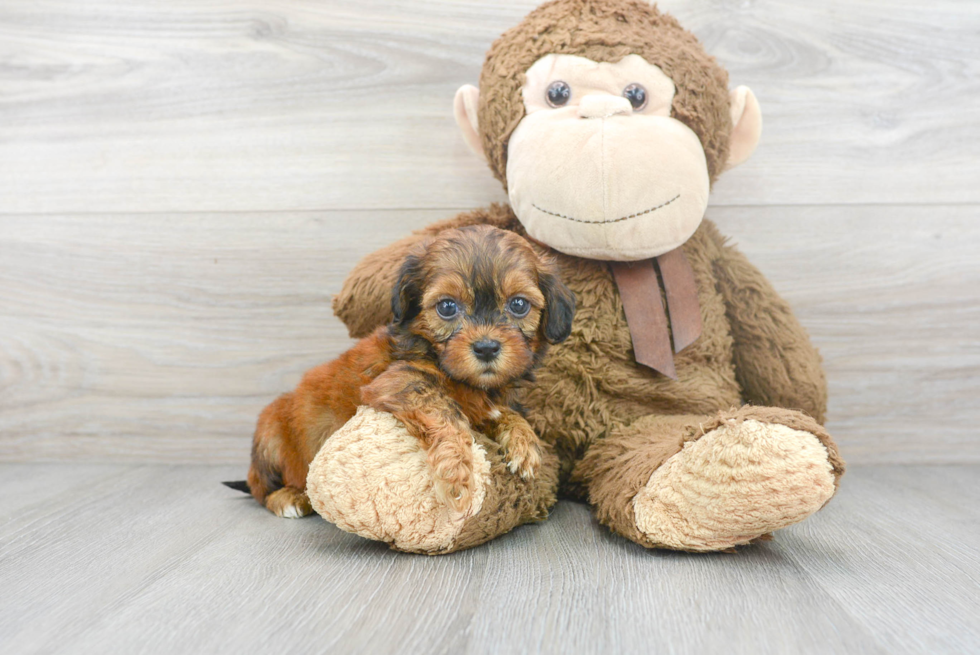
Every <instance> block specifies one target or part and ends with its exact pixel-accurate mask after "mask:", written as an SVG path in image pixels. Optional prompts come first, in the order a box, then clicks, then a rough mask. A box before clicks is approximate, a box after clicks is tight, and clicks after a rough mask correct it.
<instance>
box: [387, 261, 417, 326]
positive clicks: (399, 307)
mask: <svg viewBox="0 0 980 655" xmlns="http://www.w3.org/2000/svg"><path fill="white" fill-rule="evenodd" d="M420 311H422V260H421V259H420V258H419V257H418V256H417V255H409V256H408V257H406V258H405V263H403V264H402V267H401V270H400V271H399V272H398V282H396V283H395V288H394V289H392V291H391V313H392V314H393V315H394V319H393V322H394V323H395V324H397V325H405V324H406V323H408V322H409V321H411V320H412V319H413V318H415V317H416V316H418V315H419V312H420Z"/></svg>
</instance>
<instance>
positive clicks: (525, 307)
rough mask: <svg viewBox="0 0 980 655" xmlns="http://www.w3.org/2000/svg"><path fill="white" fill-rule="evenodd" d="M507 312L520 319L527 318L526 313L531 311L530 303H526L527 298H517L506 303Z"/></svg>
mask: <svg viewBox="0 0 980 655" xmlns="http://www.w3.org/2000/svg"><path fill="white" fill-rule="evenodd" d="M507 310H508V311H510V313H511V314H513V315H514V316H516V317H517V318H522V317H524V316H527V313H528V312H529V311H531V303H530V302H528V299H527V298H521V297H520V296H517V297H515V298H511V299H510V300H509V301H508V302H507Z"/></svg>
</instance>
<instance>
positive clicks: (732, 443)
mask: <svg viewBox="0 0 980 655" xmlns="http://www.w3.org/2000/svg"><path fill="white" fill-rule="evenodd" d="M833 495H834V472H833V467H832V466H831V464H830V462H829V461H828V453H827V449H826V448H825V447H824V446H823V444H821V443H820V441H819V440H818V439H817V437H815V436H814V435H812V434H810V433H809V432H804V431H800V430H794V429H792V428H789V427H786V426H784V425H779V424H772V423H764V422H761V421H757V420H746V421H741V422H739V421H734V420H731V421H727V422H725V423H724V424H722V425H721V426H720V427H718V428H716V429H714V430H711V431H710V432H708V433H707V434H705V435H704V436H702V437H701V438H699V439H697V440H696V441H690V442H688V443H687V444H685V446H684V449H683V450H681V451H680V452H679V453H677V454H676V455H674V456H672V457H671V458H670V459H668V460H667V461H666V462H664V464H663V465H662V466H661V467H660V468H658V469H657V471H656V472H655V473H654V474H653V475H652V476H651V477H650V480H649V482H647V484H646V486H645V487H644V488H643V489H641V490H640V492H639V493H638V494H637V495H636V496H635V497H634V499H633V513H634V517H635V521H636V526H637V527H638V528H639V529H640V531H641V532H643V533H644V534H645V535H646V537H647V538H648V539H649V540H650V541H651V542H652V543H653V544H654V545H657V546H659V547H666V548H674V549H678V550H692V551H709V550H724V549H727V548H730V547H734V546H738V545H741V544H746V543H749V542H750V541H752V540H753V539H756V538H758V537H761V536H763V535H765V534H767V533H770V532H772V531H774V530H778V529H779V528H784V527H786V526H788V525H791V524H793V523H797V522H799V521H802V520H803V519H804V518H806V517H807V516H809V515H810V514H812V513H813V512H815V511H817V510H818V509H820V508H821V507H823V505H824V504H825V503H826V502H827V501H828V500H830V498H831V496H833Z"/></svg>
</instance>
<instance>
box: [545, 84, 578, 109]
mask: <svg viewBox="0 0 980 655" xmlns="http://www.w3.org/2000/svg"><path fill="white" fill-rule="evenodd" d="M545 97H546V98H547V100H548V104H549V105H551V106H552V107H562V106H564V105H567V104H568V99H569V98H571V97H572V87H570V86H568V85H567V84H565V83H564V82H561V81H558V82H552V83H551V84H550V85H548V91H547V93H546V94H545Z"/></svg>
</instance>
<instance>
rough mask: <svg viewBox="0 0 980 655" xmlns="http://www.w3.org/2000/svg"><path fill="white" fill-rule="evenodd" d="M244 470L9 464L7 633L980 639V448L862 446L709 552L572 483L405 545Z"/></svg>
mask: <svg viewBox="0 0 980 655" xmlns="http://www.w3.org/2000/svg"><path fill="white" fill-rule="evenodd" d="M242 472H243V468H242V467H230V466H196V467H195V466H164V465H146V466H136V465H119V464H117V465H76V464H3V465H0V498H3V499H4V503H3V506H2V507H0V588H2V589H3V593H2V594H0V652H3V653H35V652H37V653H41V652H43V653H55V652H64V653H134V652H141V653H192V652H197V653H235V654H238V653H251V652H256V653H257V652H273V651H276V652H285V653H294V652H295V653H304V652H320V653H372V654H384V653H394V652H399V653H427V654H428V653H569V652H571V653H634V652H637V653H638V652H644V653H649V652H670V653H710V652H731V653H754V654H758V653H969V652H978V651H980V551H978V549H977V543H978V542H980V509H978V508H980V486H978V485H977V484H976V483H975V481H976V479H977V476H978V475H980V467H978V466H973V465H971V466H960V467H957V466H942V467H926V466H878V467H857V468H855V469H853V470H852V471H850V472H849V473H848V475H847V476H846V477H845V478H844V484H843V486H842V491H841V493H840V494H839V495H838V497H837V498H835V499H834V501H833V502H832V503H831V504H830V505H829V506H828V507H827V508H826V509H824V510H823V511H822V512H820V513H819V514H817V515H816V516H814V517H813V518H812V519H811V520H809V521H808V522H806V523H804V524H801V525H799V526H794V527H791V528H789V529H787V530H784V531H783V532H781V533H779V534H778V535H777V536H776V538H775V540H774V541H772V542H769V543H763V544H760V545H757V546H754V547H750V548H745V549H742V550H740V551H739V552H738V553H736V554H713V555H691V554H685V553H670V552H653V551H646V550H644V549H642V548H640V547H638V546H636V545H634V544H632V543H630V542H628V541H625V540H624V539H621V538H619V537H616V536H613V535H611V534H610V533H609V532H607V531H606V530H605V529H604V528H602V527H601V526H599V525H598V524H596V523H595V521H594V520H593V519H592V518H591V517H590V515H589V513H588V510H587V509H586V508H585V507H584V506H582V505H578V504H574V503H570V502H561V503H559V505H558V506H557V508H556V509H555V510H554V512H553V513H552V516H551V518H550V519H549V520H548V521H547V522H545V523H543V524H541V525H537V526H525V527H522V528H520V529H518V530H516V531H515V532H513V533H510V534H508V535H505V536H504V537H502V538H500V539H498V540H496V541H494V542H491V543H489V544H487V545H484V546H482V547H479V548H476V549H473V550H470V551H466V552H462V553H457V554H454V555H449V556H443V557H424V556H416V555H406V554H401V553H395V552H392V551H389V550H388V549H387V548H386V547H385V546H383V545H381V544H378V543H375V542H370V541H366V540H363V539H361V538H359V537H356V536H353V535H349V534H347V533H344V532H341V531H340V530H338V529H336V528H335V527H333V526H332V525H330V524H328V523H326V522H325V521H323V520H321V519H319V518H317V517H312V518H308V519H303V520H285V519H277V518H275V517H274V516H272V515H271V514H269V513H268V512H266V511H265V510H263V509H261V508H260V507H259V506H258V505H257V504H256V503H254V502H253V501H252V500H251V498H249V497H245V496H244V495H241V494H238V493H237V492H233V491H231V490H229V489H226V488H224V487H222V486H220V485H219V484H218V481H219V480H222V479H230V478H238V477H240V476H241V474H242Z"/></svg>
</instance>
